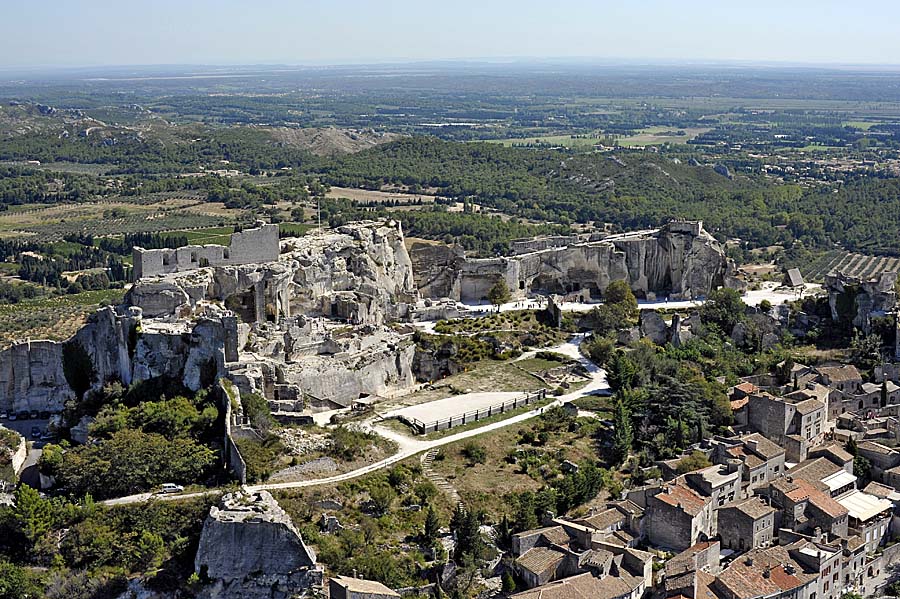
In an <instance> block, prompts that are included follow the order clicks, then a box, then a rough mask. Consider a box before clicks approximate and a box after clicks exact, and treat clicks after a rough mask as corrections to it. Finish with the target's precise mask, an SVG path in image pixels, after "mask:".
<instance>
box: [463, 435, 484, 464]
mask: <svg viewBox="0 0 900 599" xmlns="http://www.w3.org/2000/svg"><path fill="white" fill-rule="evenodd" d="M462 454H463V456H464V457H465V458H466V460H468V462H469V466H474V465H475V464H484V462H485V461H486V460H487V451H485V449H484V447H483V446H481V445H479V444H478V443H476V442H475V441H469V442H468V443H466V444H465V446H464V447H463V448H462Z"/></svg>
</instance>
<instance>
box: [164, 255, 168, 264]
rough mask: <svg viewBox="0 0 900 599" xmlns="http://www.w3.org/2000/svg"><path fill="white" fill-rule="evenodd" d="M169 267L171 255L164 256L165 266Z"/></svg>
mask: <svg viewBox="0 0 900 599" xmlns="http://www.w3.org/2000/svg"><path fill="white" fill-rule="evenodd" d="M168 265H169V254H163V266H168Z"/></svg>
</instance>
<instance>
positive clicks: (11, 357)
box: [0, 341, 75, 412]
mask: <svg viewBox="0 0 900 599" xmlns="http://www.w3.org/2000/svg"><path fill="white" fill-rule="evenodd" d="M74 396H75V393H74V392H73V391H72V390H71V389H70V388H69V384H68V383H67V382H66V377H65V375H64V374H63V368H62V345H61V344H59V343H56V342H54V341H26V342H24V343H18V344H16V345H13V346H12V347H9V348H7V349H6V350H4V351H3V352H0V410H3V411H8V412H12V411H16V412H18V411H20V410H53V411H62V408H63V405H64V404H65V402H66V400H68V399H71V398H73V397H74Z"/></svg>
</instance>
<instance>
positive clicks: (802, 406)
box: [794, 399, 825, 416]
mask: <svg viewBox="0 0 900 599" xmlns="http://www.w3.org/2000/svg"><path fill="white" fill-rule="evenodd" d="M794 408H795V409H796V410H797V413H798V414H801V415H803V416H806V415H807V414H812V413H813V412H815V411H816V410H824V409H825V404H824V403H822V402H821V401H819V400H818V399H805V400H803V401H801V402H800V403H796V404H794Z"/></svg>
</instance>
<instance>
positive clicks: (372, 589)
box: [328, 576, 400, 599]
mask: <svg viewBox="0 0 900 599" xmlns="http://www.w3.org/2000/svg"><path fill="white" fill-rule="evenodd" d="M328 596H329V597H330V599H399V598H400V593H398V592H396V591H394V590H392V589H390V588H388V587H386V586H384V585H383V584H381V583H380V582H377V581H375V580H363V579H362V578H355V577H354V578H350V577H349V576H335V577H333V578H332V579H331V580H329V581H328Z"/></svg>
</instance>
